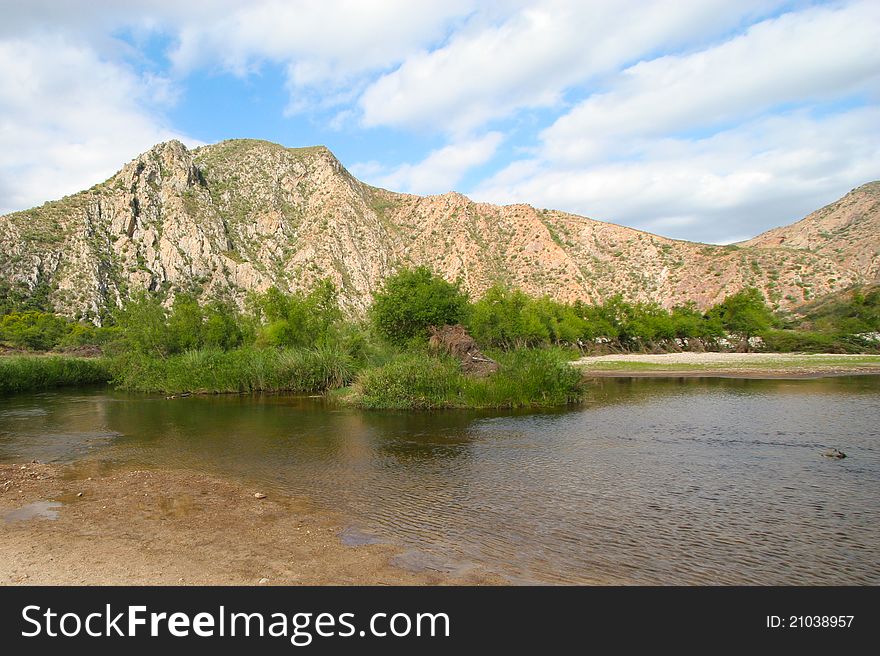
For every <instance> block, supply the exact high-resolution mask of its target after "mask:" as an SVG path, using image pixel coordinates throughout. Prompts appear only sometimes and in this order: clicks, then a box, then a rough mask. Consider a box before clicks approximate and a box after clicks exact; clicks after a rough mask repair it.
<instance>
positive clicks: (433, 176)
mask: <svg viewBox="0 0 880 656" xmlns="http://www.w3.org/2000/svg"><path fill="white" fill-rule="evenodd" d="M502 139H503V136H502V135H501V133H499V132H489V133H488V134H485V135H483V136H482V137H480V138H473V139H467V140H466V141H463V142H460V143H452V144H449V145H447V146H444V147H442V148H439V149H437V150H434V151H432V152H431V153H430V154H429V155H428V156H427V157H426V158H425V159H423V160H422V161H421V162H418V163H417V164H401V165H399V166H396V167H393V168H391V169H388V168H385V167H382V166H381V165H379V164H377V163H376V162H366V163H363V164H355V165H354V166H352V167H351V171H352V173H354V174H355V175H357V176H359V177H361V178H362V179H363V180H364V181H366V182H370V183H371V184H374V185H376V186H379V187H386V188H388V189H394V190H399V191H407V192H410V193H414V194H440V193H445V192H447V191H450V190H452V189H453V187H454V186H455V185H456V183H458V181H459V180H461V178H462V177H463V176H464V174H465V173H466V172H467V171H468V170H469V169H472V168H473V167H475V166H480V165H482V164H485V163H486V162H488V161H489V160H490V159H491V158H492V156H493V155H494V154H495V152H496V151H497V149H498V146H499V145H500V144H501V141H502Z"/></svg>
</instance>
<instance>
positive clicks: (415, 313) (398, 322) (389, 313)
mask: <svg viewBox="0 0 880 656" xmlns="http://www.w3.org/2000/svg"><path fill="white" fill-rule="evenodd" d="M467 310H468V298H467V296H466V295H465V294H464V293H463V292H462V291H461V289H460V288H459V286H458V285H457V284H453V283H449V282H446V281H445V280H444V279H443V278H441V277H440V276H436V275H434V274H433V273H431V271H430V270H429V269H427V268H426V267H418V268H416V269H402V270H401V271H399V272H398V273H396V274H394V275H393V276H391V277H389V278H387V279H386V280H385V286H384V287H383V289H382V290H381V291H380V292H377V293H376V294H375V295H374V297H373V305H372V307H371V308H370V318H371V320H372V322H373V325H374V326H375V328H376V331H377V332H378V333H379V334H380V335H381V336H382V337H384V338H386V339H389V340H392V341H397V342H406V341H409V340H411V339H413V338H418V339H426V338H427V335H428V333H427V330H428V326H432V325H433V326H442V325H445V324H456V323H463V322H464V320H465V317H466V314H467Z"/></svg>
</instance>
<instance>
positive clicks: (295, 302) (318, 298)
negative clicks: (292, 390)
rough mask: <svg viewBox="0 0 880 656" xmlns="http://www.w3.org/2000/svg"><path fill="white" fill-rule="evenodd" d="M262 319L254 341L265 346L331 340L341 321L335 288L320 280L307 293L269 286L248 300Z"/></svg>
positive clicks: (306, 344) (326, 281)
mask: <svg viewBox="0 0 880 656" xmlns="http://www.w3.org/2000/svg"><path fill="white" fill-rule="evenodd" d="M251 302H252V305H253V306H254V307H255V308H256V310H257V312H258V314H259V315H260V316H261V318H262V319H263V320H264V321H265V322H266V325H265V326H264V327H263V328H262V329H261V330H260V333H259V337H258V341H260V342H261V343H262V344H264V345H267V346H288V347H290V346H315V345H326V344H329V343H331V342H333V341H334V339H335V336H336V333H337V330H338V329H339V328H340V324H342V312H341V311H340V310H339V299H338V292H337V290H336V287H335V286H334V285H333V283H332V282H330V281H329V280H322V281H321V282H319V283H318V284H317V285H316V286H315V287H314V289H312V290H311V291H310V292H308V293H307V294H304V293H302V292H295V293H293V294H288V295H285V294H283V293H282V292H281V291H280V290H279V289H278V288H276V287H271V288H270V289H268V290H267V291H266V292H264V293H263V294H258V295H256V296H255V297H253V299H252V301H251Z"/></svg>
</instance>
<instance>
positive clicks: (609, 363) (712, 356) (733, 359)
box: [572, 352, 880, 378]
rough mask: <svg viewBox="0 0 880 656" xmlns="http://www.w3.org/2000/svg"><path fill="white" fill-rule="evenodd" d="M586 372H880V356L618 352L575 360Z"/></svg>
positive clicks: (754, 374)
mask: <svg viewBox="0 0 880 656" xmlns="http://www.w3.org/2000/svg"><path fill="white" fill-rule="evenodd" d="M572 364H573V365H575V366H577V367H580V368H581V369H582V370H583V371H584V374H585V375H587V376H720V377H736V378H819V377H823V376H846V375H854V374H874V375H877V374H880V356H877V355H844V354H832V353H820V354H803V353H690V352H685V353H663V354H657V355H649V354H615V355H602V356H594V357H586V358H581V359H579V360H575V361H574V362H572Z"/></svg>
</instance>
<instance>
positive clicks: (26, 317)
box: [0, 310, 69, 351]
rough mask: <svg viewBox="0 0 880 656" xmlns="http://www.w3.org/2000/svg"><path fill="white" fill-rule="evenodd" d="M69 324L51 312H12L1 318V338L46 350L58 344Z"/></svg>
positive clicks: (29, 347)
mask: <svg viewBox="0 0 880 656" xmlns="http://www.w3.org/2000/svg"><path fill="white" fill-rule="evenodd" d="M68 330H69V324H68V322H67V321H65V320H64V319H62V318H61V317H57V316H55V315H54V314H51V313H49V312H38V311H34V310H29V311H25V312H12V313H10V314H7V315H5V316H3V317H2V318H0V340H3V341H5V342H9V343H10V344H12V345H13V346H17V347H19V348H28V349H34V350H36V351H46V350H49V349H51V348H53V347H54V346H57V345H58V344H59V343H60V342H61V340H62V339H63V338H64V336H65V335H66V334H67V332H68Z"/></svg>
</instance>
